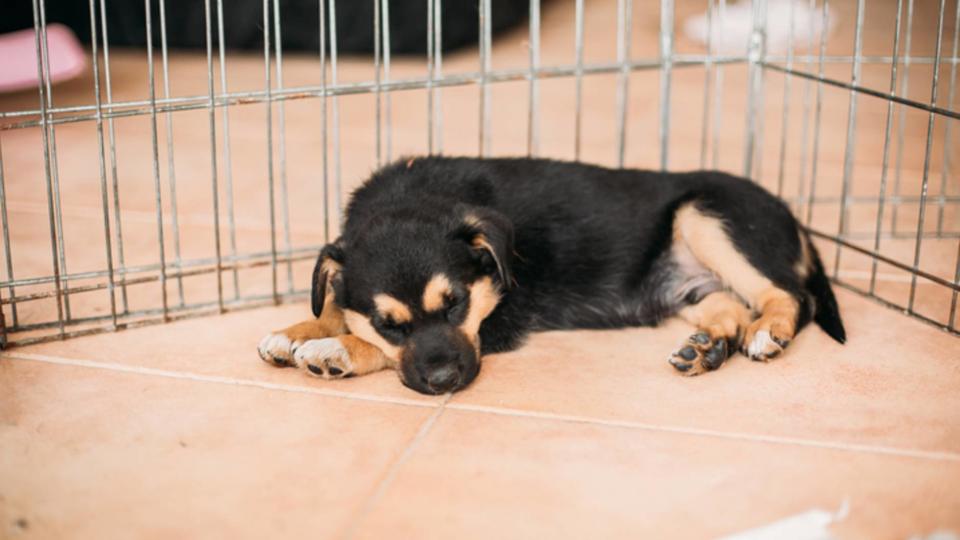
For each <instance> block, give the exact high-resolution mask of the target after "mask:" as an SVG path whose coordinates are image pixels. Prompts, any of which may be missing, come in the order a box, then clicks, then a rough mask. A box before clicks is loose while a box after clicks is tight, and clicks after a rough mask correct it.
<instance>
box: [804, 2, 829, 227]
mask: <svg viewBox="0 0 960 540" xmlns="http://www.w3.org/2000/svg"><path fill="white" fill-rule="evenodd" d="M829 18H830V1H829V0H823V7H822V13H821V16H820V28H822V29H826V28H830V24H829V23H830V21H829ZM828 33H829V32H826V31H821V32H820V61H819V62H817V77H816V81H817V98H816V105H815V106H814V117H813V149H812V150H811V154H810V191H809V192H808V193H807V220H806V225H807V226H808V227H809V226H810V222H811V221H812V220H813V200H814V197H815V193H816V191H817V164H818V157H819V153H820V115H821V112H822V111H823V82H824V81H823V80H822V79H823V78H824V77H823V53H824V51H825V50H826V48H827V34H828Z"/></svg>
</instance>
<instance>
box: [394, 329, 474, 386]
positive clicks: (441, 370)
mask: <svg viewBox="0 0 960 540" xmlns="http://www.w3.org/2000/svg"><path fill="white" fill-rule="evenodd" d="M411 341H412V342H413V343H412V344H411V346H410V347H408V348H407V350H406V351H405V353H404V358H403V360H402V361H401V362H400V371H401V377H400V378H401V380H402V381H403V383H404V384H406V385H407V386H409V387H411V388H413V389H414V390H416V391H418V392H422V393H425V394H443V393H445V392H452V391H456V390H459V389H461V388H463V387H464V386H466V385H467V384H469V383H470V381H472V380H473V379H474V378H475V377H476V376H477V372H478V371H479V369H480V362H479V360H480V359H479V358H478V357H477V354H476V351H475V350H474V348H473V346H472V345H471V344H470V341H469V340H468V339H466V337H465V336H463V334H462V333H461V332H459V331H458V330H456V329H455V328H451V327H445V326H442V325H437V326H434V327H429V328H425V329H423V330H421V331H419V332H416V333H415V334H414V335H413V337H412V340H411Z"/></svg>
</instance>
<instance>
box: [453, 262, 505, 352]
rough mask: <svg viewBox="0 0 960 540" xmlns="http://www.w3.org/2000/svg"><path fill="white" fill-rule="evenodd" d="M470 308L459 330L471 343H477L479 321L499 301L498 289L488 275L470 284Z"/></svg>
mask: <svg viewBox="0 0 960 540" xmlns="http://www.w3.org/2000/svg"><path fill="white" fill-rule="evenodd" d="M469 288H470V310H469V311H468V312H467V317H466V319H464V321H463V324H461V325H460V331H461V332H463V333H464V335H466V336H467V338H469V339H470V341H471V343H474V344H476V343H477V334H478V333H479V332H480V323H482V322H483V320H484V319H486V318H487V316H489V315H490V313H492V312H493V309H494V308H495V307H497V303H498V302H500V291H499V290H497V288H496V287H495V286H494V285H493V280H492V279H490V278H489V277H483V278H480V279H478V280H477V281H474V282H473V283H472V284H471V285H470V287H469Z"/></svg>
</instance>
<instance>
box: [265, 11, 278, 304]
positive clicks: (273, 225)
mask: <svg viewBox="0 0 960 540" xmlns="http://www.w3.org/2000/svg"><path fill="white" fill-rule="evenodd" d="M263 85H264V89H265V91H266V93H267V101H266V104H267V107H266V120H267V192H268V196H267V202H268V204H269V205H270V207H269V209H268V210H269V214H270V287H271V291H272V292H273V302H274V304H279V303H280V294H279V292H278V291H277V213H276V212H277V211H276V193H275V188H274V185H275V184H274V176H273V100H272V99H270V96H271V95H272V93H273V82H272V81H271V80H270V0H263Z"/></svg>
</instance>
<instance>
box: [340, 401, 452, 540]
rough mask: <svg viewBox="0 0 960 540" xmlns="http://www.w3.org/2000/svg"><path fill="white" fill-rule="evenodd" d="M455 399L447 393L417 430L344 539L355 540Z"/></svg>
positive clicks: (354, 519)
mask: <svg viewBox="0 0 960 540" xmlns="http://www.w3.org/2000/svg"><path fill="white" fill-rule="evenodd" d="M451 397H453V394H450V393H447V394H446V395H445V396H444V397H443V400H442V401H441V402H440V404H439V405H438V406H437V410H435V411H434V412H433V414H431V415H430V417H429V418H427V419H426V420H424V422H423V424H421V425H420V429H419V430H417V433H416V435H414V436H413V439H411V440H410V443H409V444H407V447H406V448H404V449H403V452H402V453H401V454H400V456H399V457H397V459H396V461H394V462H393V463H391V464H390V467H389V468H388V469H387V472H386V474H384V476H383V479H382V480H380V483H379V484H377V487H376V489H374V491H373V494H372V495H370V497H368V498H367V500H366V501H364V503H363V506H361V507H360V510H358V511H357V514H356V516H355V517H354V518H353V519H351V520H350V525H349V527H348V528H347V530H346V531H345V532H344V533H343V536H342V538H353V537H354V536H356V534H357V531H358V530H359V528H360V524H361V523H363V521H364V520H365V519H366V517H367V516H368V515H370V513H371V512H373V509H374V507H375V506H376V505H377V503H378V502H380V499H382V498H383V496H384V495H385V494H386V492H387V490H388V489H390V486H391V485H393V481H394V480H395V479H396V477H397V475H398V474H399V473H400V467H402V466H403V464H404V463H406V462H407V460H408V459H410V456H412V455H413V452H414V451H415V450H416V449H417V446H419V445H420V442H421V441H423V439H425V438H426V437H427V434H428V433H430V430H431V429H432V428H433V425H434V424H435V423H436V422H437V420H438V419H439V418H440V415H442V414H443V411H444V410H445V408H446V405H447V402H449V401H450V398H451Z"/></svg>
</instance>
